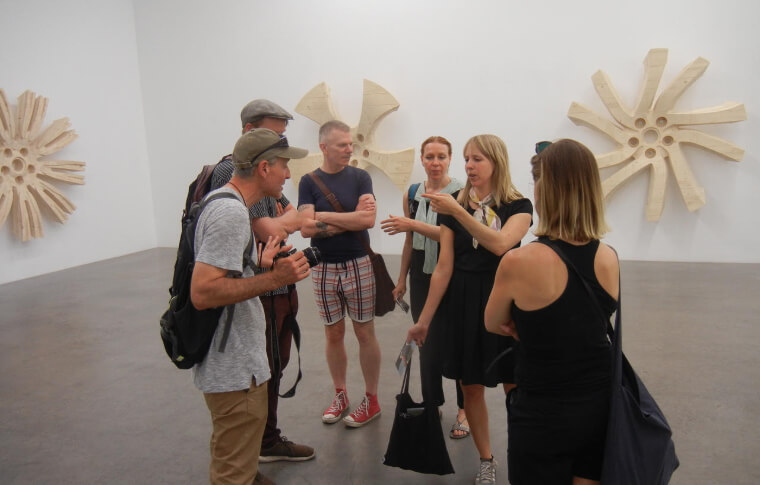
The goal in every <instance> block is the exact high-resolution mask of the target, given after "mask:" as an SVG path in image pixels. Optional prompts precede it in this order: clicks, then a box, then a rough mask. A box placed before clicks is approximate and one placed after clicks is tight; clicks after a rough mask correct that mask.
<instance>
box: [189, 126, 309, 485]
mask: <svg viewBox="0 0 760 485" xmlns="http://www.w3.org/2000/svg"><path fill="white" fill-rule="evenodd" d="M307 153H308V152H307V150H304V149H302V148H295V147H290V146H289V145H288V141H287V139H286V138H285V137H281V136H280V135H278V134H277V133H275V132H274V131H272V130H269V129H265V128H258V129H253V130H250V131H248V132H247V133H245V134H244V135H243V136H241V137H240V139H239V140H238V141H237V143H236V144H235V149H234V151H233V153H232V162H233V165H234V173H233V175H232V178H231V179H230V181H229V183H227V184H226V185H224V186H223V187H221V188H219V189H217V190H214V191H212V192H210V193H209V194H208V195H207V196H206V199H211V200H209V202H208V203H207V204H206V206H205V208H204V210H203V211H202V212H201V214H200V216H199V218H198V222H197V225H196V232H195V269H194V270H193V277H192V281H191V285H190V298H191V300H192V303H193V305H194V306H195V307H196V308H198V309H199V310H204V309H208V308H215V307H225V309H224V311H223V312H222V314H221V315H220V317H219V325H218V327H217V330H216V333H215V334H214V338H213V340H212V341H211V346H210V348H209V351H208V354H207V355H206V357H205V358H204V360H203V361H202V362H201V363H199V364H196V365H195V367H193V380H194V383H195V385H196V387H198V389H200V390H201V391H202V392H203V395H204V398H205V400H206V405H207V406H208V409H209V412H210V413H211V422H212V425H213V431H212V436H211V464H210V467H209V469H210V470H209V475H210V479H211V483H212V484H222V483H224V484H239V485H251V484H252V483H254V480H255V479H256V475H257V471H258V462H259V452H260V448H261V437H262V435H263V433H264V427H265V424H266V416H267V386H266V383H267V381H269V379H270V369H269V362H268V361H267V355H266V343H265V340H266V337H265V325H266V323H265V322H266V319H265V317H264V310H263V308H262V305H261V301H260V300H259V295H262V294H264V293H266V292H267V291H271V290H274V289H275V288H280V287H282V286H286V285H290V284H294V283H296V282H297V281H300V280H302V279H303V278H305V277H307V276H308V275H309V273H310V270H309V263H308V261H307V259H306V258H305V257H304V255H303V253H302V252H300V251H299V252H296V253H295V254H293V255H291V256H288V257H284V258H278V259H276V260H275V259H274V256H275V255H276V254H277V252H278V251H280V250H281V248H280V245H279V238H274V239H272V240H270V241H269V243H268V244H267V245H266V246H265V247H264V248H263V250H262V251H260V252H258V253H259V254H257V251H254V250H251V252H250V254H249V255H245V256H248V257H249V259H250V263H248V262H247V259H248V258H245V257H244V253H245V252H246V248H247V247H249V246H248V244H249V241H250V239H251V225H250V218H249V212H248V211H249V209H250V207H251V206H253V205H254V204H255V203H256V202H258V201H259V200H261V199H262V198H263V197H275V198H278V197H281V195H282V186H283V184H284V183H285V180H287V179H288V178H289V177H290V171H289V169H288V161H289V160H290V159H292V158H303V157H305V156H306V155H307ZM223 192H226V193H229V194H232V196H233V197H223V198H216V197H215V196H216V194H220V193H223ZM251 247H252V248H255V247H256V245H252V246H251ZM282 249H285V250H288V249H290V248H289V247H285V248H282ZM244 261H245V262H244ZM254 265H258V266H266V267H269V268H271V271H269V272H267V273H263V274H259V275H256V274H254V271H253V268H252V267H251V266H254ZM233 305H234V311H233V314H232V320H231V322H230V324H229V325H225V322H226V319H227V313H228V311H230V309H231V307H232V306H233ZM223 342H224V344H225V345H224V346H223V348H221V349H220V346H221V344H222V343H223ZM259 481H261V480H259Z"/></svg>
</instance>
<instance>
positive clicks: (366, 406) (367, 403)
mask: <svg viewBox="0 0 760 485" xmlns="http://www.w3.org/2000/svg"><path fill="white" fill-rule="evenodd" d="M378 416H380V404H379V403H378V402H377V397H374V398H370V397H369V396H364V399H362V402H361V404H359V407H358V408H356V409H354V412H352V413H351V414H349V415H348V416H346V417H345V418H343V422H344V423H346V426H349V427H351V428H360V427H362V426H364V425H365V424H367V423H369V422H370V421H372V420H373V419H375V418H376V417H378Z"/></svg>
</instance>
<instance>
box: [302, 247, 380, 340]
mask: <svg viewBox="0 0 760 485" xmlns="http://www.w3.org/2000/svg"><path fill="white" fill-rule="evenodd" d="M311 276H312V278H311V281H312V284H313V285H314V297H315V299H316V301H317V308H319V316H320V317H321V318H322V321H323V322H324V324H325V325H332V324H333V323H336V322H337V321H339V320H340V319H342V318H343V317H344V316H345V314H346V309H348V316H349V317H350V318H351V320H353V321H354V322H356V323H362V322H369V321H371V320H372V319H374V318H375V274H374V273H373V271H372V262H371V261H370V259H369V256H362V257H361V258H356V259H349V260H348V261H345V262H343V263H319V264H318V265H316V266H314V267H313V268H312V269H311Z"/></svg>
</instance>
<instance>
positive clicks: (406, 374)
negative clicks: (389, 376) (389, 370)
mask: <svg viewBox="0 0 760 485" xmlns="http://www.w3.org/2000/svg"><path fill="white" fill-rule="evenodd" d="M411 369H412V354H411V353H410V354H409V361H408V362H407V363H406V370H405V371H404V379H403V381H401V394H406V393H408V392H409V372H410V371H411Z"/></svg>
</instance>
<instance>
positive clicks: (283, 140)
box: [251, 135, 290, 163]
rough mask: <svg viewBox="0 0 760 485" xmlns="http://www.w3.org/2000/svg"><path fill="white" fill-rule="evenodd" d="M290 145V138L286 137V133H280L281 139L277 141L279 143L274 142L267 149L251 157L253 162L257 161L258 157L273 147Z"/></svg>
mask: <svg viewBox="0 0 760 485" xmlns="http://www.w3.org/2000/svg"><path fill="white" fill-rule="evenodd" d="M289 146H290V145H288V139H287V138H286V137H285V135H280V139H279V140H278V141H277V143H274V144H272V145H270V146H268V147H266V148H265V149H263V150H261V151H260V152H259V153H257V154H256V156H255V157H251V163H255V161H256V159H257V158H259V157H260V156H261V155H263V154H264V153H265V152H267V151H269V150H271V149H272V148H288V147H289Z"/></svg>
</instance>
